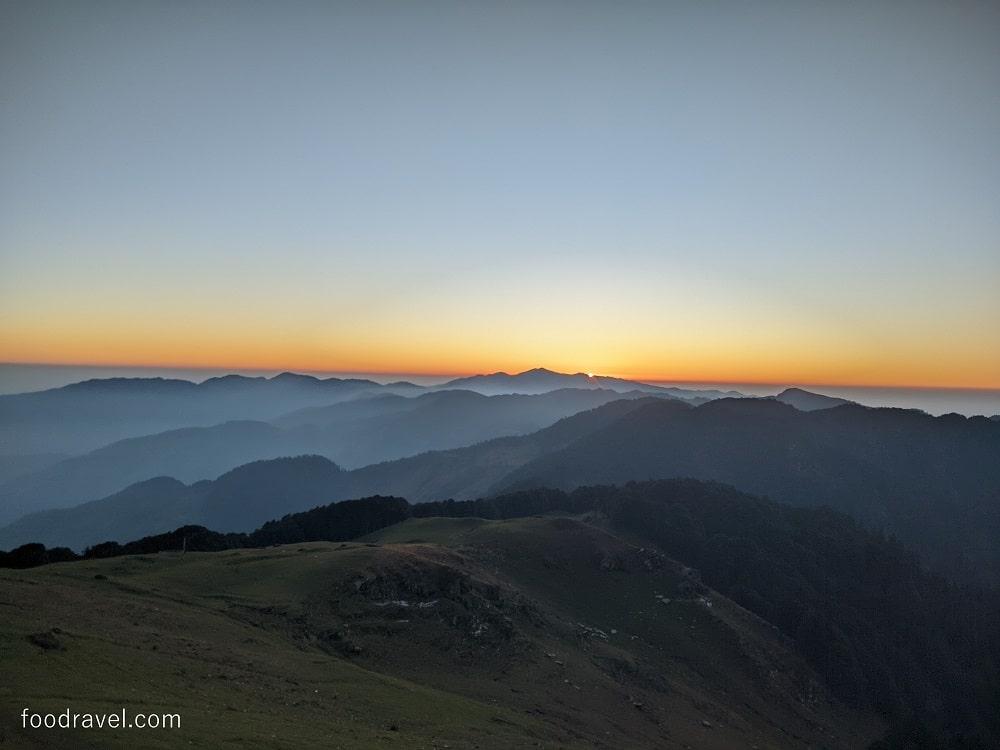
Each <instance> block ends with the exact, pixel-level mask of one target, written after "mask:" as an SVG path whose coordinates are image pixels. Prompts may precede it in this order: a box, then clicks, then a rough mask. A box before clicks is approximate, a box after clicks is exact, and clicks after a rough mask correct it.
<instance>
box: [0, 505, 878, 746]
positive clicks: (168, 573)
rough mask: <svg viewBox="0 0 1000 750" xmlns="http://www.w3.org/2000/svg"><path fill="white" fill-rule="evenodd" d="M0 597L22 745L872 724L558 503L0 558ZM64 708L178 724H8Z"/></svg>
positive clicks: (628, 546) (748, 730)
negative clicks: (335, 528)
mask: <svg viewBox="0 0 1000 750" xmlns="http://www.w3.org/2000/svg"><path fill="white" fill-rule="evenodd" d="M0 592H2V597H3V601H2V606H3V608H4V613H5V616H4V617H3V618H2V620H0V623H2V624H0V639H2V640H0V643H2V648H3V651H4V654H5V660H4V661H5V678H6V679H5V682H4V686H3V687H2V688H0V703H2V715H3V716H4V723H5V725H4V726H3V732H4V734H5V737H6V738H7V739H8V740H14V741H15V742H16V743H17V744H18V746H25V747H67V748H69V747H74V748H75V747H106V746H108V744H109V738H110V737H114V738H115V739H116V740H120V741H122V742H127V743H128V746H129V747H178V746H184V747H205V748H225V747H233V748H235V747H244V746H252V747H275V748H284V747H315V748H320V747H322V748H328V747H345V748H346V747H358V748H360V747H385V746H398V747H407V748H410V747H413V748H419V747H426V748H431V747H446V746H450V747H480V748H509V747H551V748H556V747H560V748H572V747H579V748H590V747H601V748H621V747H636V748H639V747H649V748H653V747H657V748H684V747H699V748H731V747H752V746H757V747H759V748H785V747H787V748H798V747H809V746H812V747H819V746H823V747H829V748H856V747H863V746H865V745H866V744H867V742H868V741H869V740H870V739H872V738H873V737H875V736H877V734H878V733H879V732H880V729H881V727H880V724H879V722H877V721H875V720H873V719H872V718H871V717H870V716H868V715H867V714H865V713H863V712H860V711H858V710H849V709H847V708H845V707H844V706H843V705H842V704H840V703H838V702H837V701H835V700H834V699H832V698H831V697H830V695H829V693H828V691H827V690H826V689H825V688H824V687H823V684H822V682H821V680H820V679H819V678H818V677H817V676H816V674H815V673H814V672H813V671H812V670H811V669H810V668H809V667H808V666H807V665H806V664H805V662H804V661H803V660H802V659H801V658H800V657H799V656H797V655H796V654H795V653H794V651H793V650H792V648H791V645H790V642H788V641H787V640H785V639H784V638H783V637H782V636H781V635H780V634H779V633H777V632H776V631H775V630H774V629H773V628H772V627H771V626H770V625H768V624H766V623H765V622H763V621H762V620H760V619H759V618H757V617H755V616H753V615H751V614H750V613H748V612H747V611H746V610H743V609H742V608H740V607H738V606H736V605H734V604H733V603H732V602H731V601H729V600H728V599H726V598H725V597H722V596H721V595H719V594H718V593H716V592H715V591H713V590H711V589H709V588H707V587H705V586H704V585H702V584H700V582H698V580H697V577H696V576H694V574H693V573H692V572H691V571H689V570H688V569H686V568H684V567H683V566H681V565H679V564H677V563H675V562H673V561H671V560H669V559H668V558H666V557H665V556H664V555H663V554H662V553H661V552H659V551H658V550H656V549H654V548H652V547H649V546H644V545H638V544H634V543H630V542H628V541H626V540H625V539H624V538H622V537H620V536H617V535H614V534H611V533H608V532H606V531H604V530H601V529H600V528H598V527H596V526H594V525H591V524H587V523H584V522H582V521H581V520H578V519H574V518H567V517H562V518H524V519H515V520H508V521H486V520H482V519H443V518H427V519H418V520H413V521H407V522H405V523H403V524H400V525H397V526H393V527H390V528H388V529H386V530H385V531H383V532H381V533H379V534H378V535H377V536H375V537H372V538H371V540H370V541H368V542H366V543H302V544H297V545H288V546H283V547H275V548H269V549H253V550H232V551H228V552H217V553H191V552H189V553H186V554H179V553H161V554H156V555H144V556H131V557H121V558H113V559H107V560H90V561H82V562H75V563H65V564H58V565H50V566H45V567H42V568H35V569H32V570H25V571H11V570H7V571H3V572H2V573H0ZM84 696H85V697H84ZM83 703H86V706H85V707H84V706H83ZM67 705H70V706H72V707H73V708H74V710H77V709H81V710H92V711H97V710H109V711H116V710H119V709H120V707H122V706H126V707H128V708H129V710H130V711H141V710H147V711H152V710H157V711H170V712H178V713H180V714H181V716H182V720H183V724H182V728H181V729H180V730H169V731H168V730H160V731H153V730H145V731H140V730H135V729H133V730H121V731H119V732H118V733H110V732H103V731H102V732H96V731H91V732H89V733H88V732H85V731H82V730H81V731H73V730H65V731H56V730H51V731H30V732H22V731H21V730H20V729H19V728H18V727H17V726H16V725H12V724H11V722H10V719H9V717H15V716H19V715H20V711H21V710H22V708H23V707H24V706H30V707H31V708H32V709H33V710H36V711H61V710H63V709H64V708H65V707H66V706H67ZM261 738H262V739H261Z"/></svg>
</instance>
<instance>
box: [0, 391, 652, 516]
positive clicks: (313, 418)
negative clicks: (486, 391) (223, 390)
mask: <svg viewBox="0 0 1000 750" xmlns="http://www.w3.org/2000/svg"><path fill="white" fill-rule="evenodd" d="M643 395H644V394H643V393H642V392H640V391H632V392H629V393H618V392H615V391H611V390H607V389H594V390H578V389H561V390H556V391H550V392H547V393H543V394H539V395H536V396H523V395H503V396H483V395H480V394H478V393H474V392H472V391H431V392H427V393H422V394H421V395H419V396H415V397H404V396H399V395H393V394H382V395H378V396H374V397H356V398H354V399H352V400H349V401H341V402H339V403H336V404H333V405H330V406H322V407H309V408H305V409H300V410H297V411H294V412H291V413H290V414H287V415H285V416H282V417H279V418H277V419H275V420H273V422H270V423H268V422H261V421H248V420H243V421H233V422H225V423H223V424H219V425H213V426H210V427H185V428H181V429H177V430H170V431H167V432H162V433H157V434H154V435H149V436H143V437H134V438H127V439H125V440H120V441H117V442H115V443H112V444H111V445H108V446H105V447H103V448H99V449H97V450H95V451H91V452H89V453H85V454H83V455H81V456H74V457H71V458H65V459H63V460H61V461H57V462H55V463H46V464H43V465H42V466H41V468H39V469H37V470H35V471H33V472H24V473H22V474H21V475H20V476H15V477H13V478H12V479H9V480H8V481H6V482H4V483H0V498H3V500H4V502H3V506H2V507H0V523H3V522H6V523H9V522H10V521H13V520H14V519H16V518H18V517H20V516H23V515H24V514H26V513H31V512H35V511H40V510H48V509H51V508H65V507H71V506H74V505H78V504H80V503H83V502H87V501H90V500H96V499H98V498H102V497H105V496H107V495H110V494H112V493H114V492H117V491H118V490H121V489H124V488H125V487H127V486H128V485H130V484H132V483H133V482H139V481H142V480H145V479H150V478H152V477H157V476H161V475H163V476H170V477H173V478H175V479H179V480H181V481H183V482H194V481H197V480H200V479H210V478H215V477H217V476H219V475H220V474H222V473H224V472H226V471H228V470H230V469H233V468H235V467H237V466H239V465H240V464H245V463H248V462H250V461H257V460H260V459H266V458H279V457H282V456H297V455H302V454H317V455H321V456H325V457H327V458H329V459H331V460H332V461H335V462H336V463H337V464H338V465H339V466H341V467H344V468H356V467H359V466H364V465H368V464H373V463H377V462H382V461H388V460H391V459H397V458H402V457H404V456H409V455H414V454H416V453H420V452H426V451H429V450H442V449H449V448H456V447H461V446H466V445H471V444H475V443H479V442H482V441H484V440H488V439H491V438H495V437H499V436H502V435H520V434H527V433H531V432H535V431H536V430H538V429H540V428H542V427H546V426H548V425H550V424H552V423H553V422H555V421H557V420H558V419H561V418H562V417H566V416H569V415H572V414H575V413H577V412H580V411H584V410H587V409H592V408H594V407H596V406H600V405H602V404H605V403H608V402H609V401H614V400H617V399H622V398H626V399H633V398H638V397H641V396H643ZM659 397H660V398H668V396H666V395H665V394H662V395H659Z"/></svg>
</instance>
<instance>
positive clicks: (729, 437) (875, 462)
mask: <svg viewBox="0 0 1000 750" xmlns="http://www.w3.org/2000/svg"><path fill="white" fill-rule="evenodd" d="M296 461H299V462H304V463H303V466H308V467H309V469H308V472H307V474H308V475H309V476H312V475H314V474H315V475H317V476H321V477H322V481H321V482H320V483H319V484H316V485H312V484H308V483H307V484H306V485H305V489H303V490H302V491H301V492H300V491H299V490H297V489H296V487H299V484H298V483H297V482H298V480H296V479H295V476H296V473H295V472H294V471H292V472H289V473H286V471H285V467H287V466H289V465H290V464H288V463H277V464H273V465H274V466H275V467H281V470H280V471H278V472H277V474H276V475H275V477H276V478H275V480H274V481H273V482H270V483H269V482H268V481H265V478H266V477H268V476H270V474H269V470H268V468H267V467H268V466H270V465H271V463H270V462H266V463H263V464H258V465H253V466H254V468H253V470H252V471H253V472H254V476H255V477H257V478H256V479H254V481H252V482H244V481H242V480H240V481H237V479H238V478H239V477H240V476H241V475H242V472H245V471H250V469H249V468H248V467H242V468H241V469H237V470H235V471H234V472H230V473H229V474H228V475H226V477H225V478H223V477H220V479H218V480H215V482H199V483H195V484H193V485H190V486H187V487H186V486H184V485H180V484H169V485H159V484H157V485H154V486H153V487H152V488H151V489H150V491H148V492H143V491H141V489H138V488H134V487H133V488H129V490H127V491H126V492H125V493H120V494H118V495H114V496H112V497H109V498H106V499H104V500H100V501H97V502H94V503H89V504H87V505H84V506H79V507H77V508H73V509H68V510H62V511H51V512H49V513H46V514H39V515H31V516H27V517H25V518H23V519H21V520H19V521H18V522H16V523H15V524H12V525H10V526H8V527H6V528H5V529H2V530H0V547H11V546H15V545H16V544H20V543H22V542H26V541H41V542H44V543H46V544H49V545H66V546H71V547H74V548H80V547H82V546H84V545H86V544H92V543H95V542H98V541H103V540H105V539H124V538H132V537H136V536H141V535H143V534H148V533H155V532H159V531H164V530H166V529H168V528H171V527H173V526H177V525H180V524H182V523H206V525H209V526H211V527H213V528H216V529H219V530H221V531H246V530H249V529H251V528H253V527H254V525H256V524H259V523H260V522H262V521H263V520H266V519H267V518H269V517H273V516H277V515H281V514H283V513H287V512H295V511H299V510H304V509H305V508H307V507H310V506H311V505H316V504H319V503H323V502H331V501H334V500H339V499H346V498H350V497H360V496H365V495H374V494H392V495H398V496H404V497H409V498H410V499H411V501H427V500H439V499H444V498H448V497H454V498H456V499H471V498H474V497H480V496H490V495H494V494H498V493H501V492H503V491H509V490H513V489H518V488H526V487H543V486H544V487H554V488H562V489H572V488H574V487H577V486H580V485H585V484H621V483H625V482H628V481H630V480H645V479H659V478H670V477H678V476H682V477H693V478H697V479H706V480H714V481H723V482H726V483H729V484H732V485H734V486H738V487H742V488H745V489H746V490H748V491H752V492H755V493H758V494H764V495H768V496H770V497H772V498H774V499H777V500H781V501H784V502H788V503H791V504H795V505H811V506H815V505H821V504H826V505H830V506H831V507H834V508H837V509H839V510H842V511H845V512H847V513H849V514H851V515H853V516H854V517H855V518H858V519H860V520H862V521H864V522H865V523H867V524H870V525H872V526H874V527H876V528H882V529H885V530H886V531H888V532H892V533H894V534H896V535H898V536H899V537H900V538H901V539H903V540H904V541H906V542H907V543H909V544H911V545H913V546H914V547H915V548H916V549H918V550H919V551H921V552H922V553H923V554H924V555H926V558H927V559H928V561H929V562H931V563H932V564H933V565H934V566H935V567H936V568H938V569H940V570H943V571H946V572H948V573H949V574H952V575H955V576H959V575H961V576H962V577H966V578H967V577H970V576H971V577H973V578H978V579H981V580H986V581H1000V424H998V423H997V422H996V421H994V420H990V419H986V418H983V417H974V418H969V419H966V418H964V417H960V416H957V415H950V416H945V417H931V416H929V415H927V414H924V413H923V412H918V411H907V410H899V409H872V408H867V407H862V406H857V405H850V404H848V405H843V406H837V407H833V408H829V409H822V410H815V411H811V412H802V411H799V410H797V409H795V408H793V407H791V406H788V405H787V404H784V403H781V402H779V401H776V400H769V399H721V400H716V401H711V402H708V403H706V404H703V405H701V406H697V407H694V406H691V405H689V404H687V403H684V402H681V401H677V400H672V399H669V400H664V399H657V398H638V399H631V400H621V401H612V402H610V403H607V404H605V405H603V406H601V407H598V408H596V409H593V410H590V411H585V412H581V413H578V414H575V415H573V416H571V417H568V418H565V419H563V420H560V421H559V422H557V423H555V424H554V425H552V426H550V427H548V428H545V429H543V430H540V431H538V432H535V433H532V434H529V435H525V436H520V437H506V438H499V439H495V440H491V441H487V442H484V443H481V444H478V445H474V446H469V447H465V448H459V449H454V450H449V451H431V452H428V453H424V454H420V455H417V456H413V457H410V458H405V459H401V460H397V461H392V462H387V463H382V464H376V465H372V466H366V467H363V468H360V469H356V470H353V471H343V470H341V469H340V468H339V467H337V466H335V465H334V464H331V463H329V462H326V461H325V459H321V458H301V459H294V460H293V464H294V462H296ZM316 466H327V469H326V470H325V471H320V470H318V469H316V468H315V467H316ZM283 477H284V478H283ZM286 482H291V485H286V484H285V483H286ZM136 507H143V508H146V510H145V511H143V512H138V513H135V515H134V521H135V523H134V525H129V526H128V527H127V528H126V527H125V526H123V520H122V519H123V518H126V517H129V518H132V516H130V515H129V514H130V513H131V511H130V508H133V509H134V508H136ZM129 523H130V524H131V523H132V522H131V521H130V522H129Z"/></svg>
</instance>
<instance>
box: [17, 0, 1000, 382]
mask: <svg viewBox="0 0 1000 750" xmlns="http://www.w3.org/2000/svg"><path fill="white" fill-rule="evenodd" d="M998 40H1000V5H998V4H997V3H989V2H983V3H967V2H947V3H945V2H941V3H921V2H907V3H895V2H865V3H861V2H858V3H854V2H826V3H814V2H774V3H765V2H757V3H746V2H731V3H724V2H701V1H699V2H690V3H667V2H661V3H654V2H648V3H647V2H641V3H640V2H604V3H591V2H572V3H571V2H544V1H542V2H530V3H529V2H525V3H520V2H508V3H501V2H482V3H479V2H464V3H431V2H422V3H413V2H408V1H403V0H400V2H395V3H382V2H377V1H374V2H373V1H372V0H366V1H365V2H359V3H334V2H316V3H311V2H297V3H296V2H291V3H278V2H274V3H266V2H238V3H228V2H193V1H186V0H178V1H176V2H170V3H158V2H147V1H143V0H139V1H136V0H128V1H123V2H106V1H104V0H96V1H94V2H86V3H81V2H67V3H57V2H47V1H46V0H37V1H35V2H26V1H25V2H11V1H10V0H2V4H0V361H7V362H64V363H70V362H72V363H97V364H137V365H160V366H185V367H187V366H205V367H240V368H247V367H259V368H267V369H270V368H273V369H300V370H340V371H360V372H380V371H387V372H409V373H422V372H423V373H465V372H476V371H493V370H497V369H506V370H520V369H527V368H529V367H534V366H538V365H544V366H547V367H550V368H553V369H560V370H569V371H579V370H583V371H592V372H602V373H609V374H616V375H622V376H631V377H641V378H658V379H677V380H726V381H743V382H748V381H783V382H798V383H841V384H843V383H855V384H876V385H877V384H894V385H928V386H969V387H1000V210H998V209H1000V148H998V146H1000V42H998Z"/></svg>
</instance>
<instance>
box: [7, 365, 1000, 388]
mask: <svg viewBox="0 0 1000 750" xmlns="http://www.w3.org/2000/svg"><path fill="white" fill-rule="evenodd" d="M0 366H17V367H54V368H81V369H95V370H97V369H105V370H106V369H123V370H177V371H197V372H205V373H218V372H228V373H230V374H238V373H239V372H252V373H260V374H264V373H274V374H280V373H283V372H288V373H293V374H300V375H311V376H316V375H328V376H339V377H343V376H359V375H364V376H374V377H392V376H413V377H419V378H428V379H429V378H445V379H458V378H465V377H472V376H475V375H497V374H505V375H520V374H524V373H527V372H531V371H532V370H547V371H549V372H553V373H556V374H560V375H577V374H582V375H590V376H595V377H609V378H618V379H621V380H633V381H636V382H640V383H646V384H650V385H704V386H723V385H729V386H732V385H747V386H758V387H764V386H774V387H785V388H794V387H811V388H858V389H862V388H873V389H898V390H932V391H985V392H990V391H1000V383H997V384H995V385H930V384H920V383H912V382H910V383H895V382H870V381H869V382H858V381H842V382H822V381H810V380H802V379H797V378H788V379H780V380H779V379H774V380H761V379H753V378H739V377H734V378H730V379H720V378H718V377H707V378H698V377H681V376H677V377H670V376H665V375H652V376H650V375H636V374H629V373H621V372H603V371H597V370H587V369H574V370H573V371H572V372H570V371H569V370H562V369H558V368H553V367H548V366H545V365H535V366H533V367H528V368H524V369H521V367H506V368H505V367H496V368H484V369H483V370H481V371H478V370H465V371H451V372H448V371H440V370H422V371H421V370H412V369H398V370H387V369H381V368H372V369H366V368H361V369H359V368H345V369H331V368H324V367H320V368H316V367H301V366H295V365H286V366H262V365H241V364H226V365H211V364H186V363H181V364H177V363H169V364H164V363H148V362H140V363H136V362H51V361H49V362H40V361H15V360H0ZM571 369H572V368H571ZM206 379H207V378H206Z"/></svg>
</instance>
